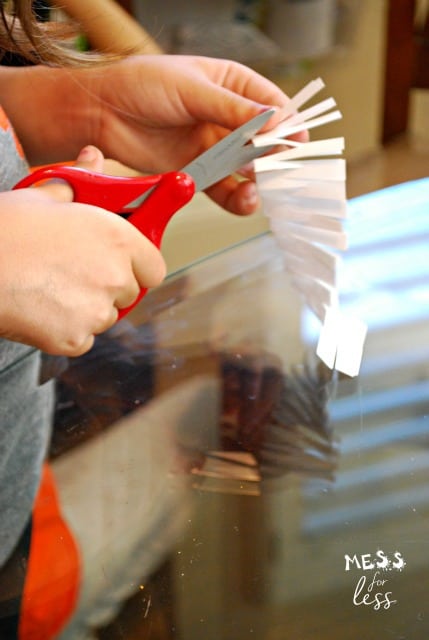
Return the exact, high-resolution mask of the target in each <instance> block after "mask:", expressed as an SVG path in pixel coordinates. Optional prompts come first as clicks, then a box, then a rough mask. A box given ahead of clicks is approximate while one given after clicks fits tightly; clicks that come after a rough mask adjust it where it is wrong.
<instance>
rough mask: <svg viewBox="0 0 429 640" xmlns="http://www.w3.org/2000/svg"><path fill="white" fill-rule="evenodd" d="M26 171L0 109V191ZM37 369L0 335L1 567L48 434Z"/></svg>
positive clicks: (29, 498) (22, 519)
mask: <svg viewBox="0 0 429 640" xmlns="http://www.w3.org/2000/svg"><path fill="white" fill-rule="evenodd" d="M27 173H28V165H27V163H26V161H25V158H24V156H23V153H22V149H21V147H20V145H19V142H18V141H17V140H16V137H15V135H14V132H13V130H12V127H11V126H10V124H9V123H8V121H7V119H6V117H5V116H4V113H3V111H2V110H1V108H0V191H6V190H8V189H10V188H11V187H12V186H13V185H14V184H16V183H17V182H18V181H19V180H20V179H21V178H22V177H23V176H24V175H26V174H27ZM0 235H1V223H0ZM39 367H40V354H39V352H38V351H37V350H35V349H33V348H31V347H28V346H26V345H22V344H18V343H14V342H10V341H8V340H2V339H0V567H1V566H2V565H3V564H4V562H5V560H6V559H7V558H8V556H9V555H10V553H11V552H12V551H13V548H14V546H15V544H16V543H17V541H18V539H19V537H20V535H21V533H22V531H23V529H24V528H25V526H26V524H27V522H28V519H29V517H30V514H31V509H32V505H33V501H34V497H35V494H36V492H37V488H38V485H39V480H40V471H41V466H42V464H43V461H44V458H45V455H46V450H47V446H48V442H49V437H50V424H51V413H52V396H53V389H52V384H50V383H47V384H45V385H43V386H40V385H39Z"/></svg>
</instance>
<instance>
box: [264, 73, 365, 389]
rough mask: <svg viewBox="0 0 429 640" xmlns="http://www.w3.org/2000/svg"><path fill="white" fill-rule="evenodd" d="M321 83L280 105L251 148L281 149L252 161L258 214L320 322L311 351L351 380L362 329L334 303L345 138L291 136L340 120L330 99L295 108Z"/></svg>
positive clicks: (342, 236)
mask: <svg viewBox="0 0 429 640" xmlns="http://www.w3.org/2000/svg"><path fill="white" fill-rule="evenodd" d="M324 86H325V85H324V83H323V81H322V80H321V79H320V78H318V79H316V80H313V81H312V82H310V83H309V84H307V85H306V86H305V87H304V88H303V89H301V91H299V92H298V93H297V94H296V95H295V96H294V97H293V98H292V99H291V100H290V102H289V103H288V105H287V106H286V107H284V108H283V110H282V116H283V120H282V122H280V124H278V125H277V127H275V128H274V129H272V130H271V131H269V132H267V133H263V134H259V135H256V136H255V137H254V138H253V140H252V143H253V145H254V146H256V147H261V146H266V145H273V146H274V145H275V146H276V147H277V146H279V147H283V149H281V150H280V151H278V152H275V153H271V154H269V155H266V156H263V157H260V158H257V159H256V160H255V161H254V169H255V173H256V183H257V186H258V191H259V194H260V197H261V200H262V204H263V211H264V214H265V215H266V217H267V218H268V220H269V224H270V229H271V231H272V232H273V234H274V236H275V238H276V240H277V242H278V244H279V246H280V248H281V249H282V251H283V253H284V265H285V268H286V269H287V270H288V271H289V272H290V273H291V276H292V281H293V283H294V285H295V286H296V288H297V289H298V290H299V291H300V293H301V295H303V297H304V299H305V301H306V303H307V305H308V306H309V308H310V309H311V310H312V311H313V312H314V313H315V315H316V316H317V317H318V318H319V320H320V322H321V323H322V326H321V331H320V336H319V341H318V345H317V349H316V353H317V355H318V356H319V358H320V359H321V360H322V361H323V362H324V363H325V364H326V365H327V366H328V367H329V368H331V369H336V370H337V371H340V372H342V373H345V374H346V375H348V376H350V377H353V376H356V375H358V373H359V369H360V364H361V360H362V354H363V348H364V342H365V338H366V332H367V329H366V326H365V324H364V323H363V322H361V321H360V320H359V319H357V318H355V317H352V316H350V315H348V314H345V313H343V312H342V311H341V310H340V305H339V296H338V288H337V283H338V275H337V274H338V270H339V268H340V266H341V255H340V254H339V253H338V252H339V251H344V250H345V249H347V234H346V232H345V230H344V228H343V221H344V219H345V218H346V216H347V199H346V188H345V181H346V163H345V160H344V159H343V158H339V157H338V156H341V155H342V153H343V151H344V138H341V137H338V138H329V139H326V140H315V141H311V142H298V141H296V140H290V139H289V138H290V136H292V135H294V134H296V133H299V132H301V131H305V130H308V129H312V128H314V127H319V126H322V125H324V124H327V123H328V122H333V121H335V120H339V119H340V118H341V117H342V115H341V112H340V111H339V110H338V109H336V102H335V100H334V99H333V98H328V99H326V100H322V101H321V102H318V103H317V104H315V105H313V106H310V107H308V108H306V109H303V110H300V109H301V107H303V106H304V105H305V104H306V103H307V102H308V101H309V100H310V99H311V98H313V97H314V96H315V95H316V94H317V93H318V92H319V91H320V90H321V89H323V88H324ZM285 147H286V148H285Z"/></svg>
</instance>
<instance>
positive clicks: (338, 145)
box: [254, 138, 344, 171]
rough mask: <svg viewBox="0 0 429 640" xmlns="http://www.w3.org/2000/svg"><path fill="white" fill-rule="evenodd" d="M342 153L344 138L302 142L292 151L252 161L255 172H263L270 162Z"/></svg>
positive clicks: (287, 150) (272, 154)
mask: <svg viewBox="0 0 429 640" xmlns="http://www.w3.org/2000/svg"><path fill="white" fill-rule="evenodd" d="M343 151H344V138H329V139H327V140H314V141H313V142H304V143H302V144H300V145H299V146H296V145H295V146H294V147H293V148H292V149H286V150H285V151H279V152H278V153H271V154H270V155H268V156H263V157H261V158H256V160H255V161H254V167H255V171H263V170H264V166H266V165H267V164H269V163H270V161H272V160H274V161H277V162H278V161H279V160H296V159H298V158H311V157H312V156H337V155H341V154H342V153H343Z"/></svg>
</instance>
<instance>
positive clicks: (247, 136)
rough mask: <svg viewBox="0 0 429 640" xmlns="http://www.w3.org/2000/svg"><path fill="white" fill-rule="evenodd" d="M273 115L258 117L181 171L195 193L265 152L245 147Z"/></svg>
mask: <svg viewBox="0 0 429 640" xmlns="http://www.w3.org/2000/svg"><path fill="white" fill-rule="evenodd" d="M273 114H274V109H269V110H268V111H264V112H263V113H259V114H258V115H257V116H255V117H254V118H252V119H251V120H249V121H248V122H245V123H244V124H243V125H241V127H239V128H238V129H235V130H234V131H232V132H231V133H230V134H229V135H228V136H226V137H225V138H222V140H220V141H219V142H218V143H216V144H215V145H214V146H213V147H210V149H207V151H204V153H202V154H201V155H199V156H198V157H197V158H195V160H193V161H192V162H190V163H189V164H187V165H186V167H183V169H181V171H182V173H187V174H188V175H190V176H191V177H192V178H193V180H194V182H195V189H196V191H204V189H207V187H210V186H211V185H212V184H215V183H216V182H219V180H222V179H223V178H226V177H227V176H229V175H230V174H231V173H234V171H237V169H240V168H241V167H243V166H244V165H245V164H247V163H248V162H251V161H252V160H254V159H255V158H257V157H258V156H261V155H262V154H263V153H264V152H265V151H266V150H267V148H266V147H264V148H262V149H261V148H259V149H257V148H255V147H253V146H252V145H247V143H248V142H249V140H251V139H252V138H253V137H254V136H255V135H256V134H257V132H258V131H259V130H260V129H261V128H262V127H263V126H264V124H265V123H266V122H268V120H269V119H270V118H271V116H272V115H273Z"/></svg>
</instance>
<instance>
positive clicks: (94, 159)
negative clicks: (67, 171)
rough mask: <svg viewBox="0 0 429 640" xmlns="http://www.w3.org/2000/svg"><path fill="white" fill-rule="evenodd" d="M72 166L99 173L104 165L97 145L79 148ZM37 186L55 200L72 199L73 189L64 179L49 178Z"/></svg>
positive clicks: (68, 200) (65, 200)
mask: <svg viewBox="0 0 429 640" xmlns="http://www.w3.org/2000/svg"><path fill="white" fill-rule="evenodd" d="M74 166H75V167H78V168H79V169H87V170H88V171H95V172H97V173H101V172H102V171H103V167H104V156H103V154H102V152H101V151H100V150H99V149H97V147H93V146H92V145H88V146H87V147H84V148H83V149H82V150H81V152H80V153H79V155H78V157H77V159H76V162H75V163H74ZM39 188H40V189H43V192H44V193H47V194H49V195H50V196H51V197H52V198H55V200H58V202H71V201H72V200H73V189H72V188H71V187H70V185H69V184H67V182H65V181H64V180H49V182H46V183H44V184H43V185H41V186H40V187H39Z"/></svg>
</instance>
